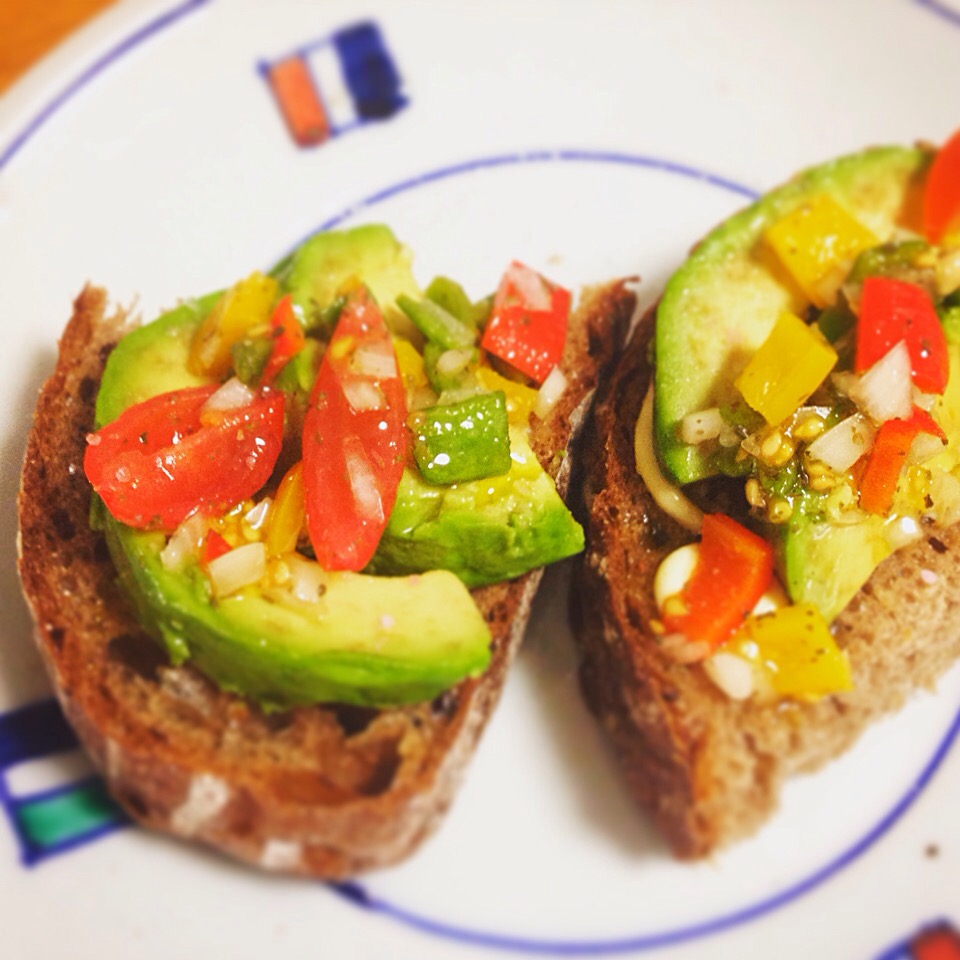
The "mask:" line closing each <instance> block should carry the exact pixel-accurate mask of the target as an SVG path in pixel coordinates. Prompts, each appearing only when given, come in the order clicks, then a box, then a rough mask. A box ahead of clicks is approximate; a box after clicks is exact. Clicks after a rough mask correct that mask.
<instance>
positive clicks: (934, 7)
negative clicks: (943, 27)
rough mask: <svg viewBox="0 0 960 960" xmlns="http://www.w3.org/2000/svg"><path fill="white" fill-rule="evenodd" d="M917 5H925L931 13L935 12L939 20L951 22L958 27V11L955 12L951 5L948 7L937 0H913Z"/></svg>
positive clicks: (959, 16)
mask: <svg viewBox="0 0 960 960" xmlns="http://www.w3.org/2000/svg"><path fill="white" fill-rule="evenodd" d="M913 2H914V3H915V4H917V6H919V7H925V8H926V9H927V10H929V11H930V12H931V13H933V14H936V16H938V17H940V19H941V20H946V22H947V23H952V24H953V25H954V26H955V27H960V13H957V11H956V10H954V9H953V8H952V7H948V6H947V5H946V4H944V3H940V2H939V0H913Z"/></svg>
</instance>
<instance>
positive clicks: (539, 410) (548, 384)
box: [533, 367, 567, 420]
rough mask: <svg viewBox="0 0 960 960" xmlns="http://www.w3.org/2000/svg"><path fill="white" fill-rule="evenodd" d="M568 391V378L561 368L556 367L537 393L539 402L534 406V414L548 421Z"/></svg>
mask: <svg viewBox="0 0 960 960" xmlns="http://www.w3.org/2000/svg"><path fill="white" fill-rule="evenodd" d="M566 389H567V378H566V376H565V375H564V373H563V371H562V370H561V369H560V368H559V367H554V368H553V369H552V370H551V371H550V372H549V373H548V374H547V379H546V380H544V381H543V383H542V384H541V385H540V389H539V390H538V391H537V402H536V403H535V404H534V405H533V412H534V413H535V414H536V415H537V416H538V417H539V418H540V419H541V420H546V418H547V417H548V416H550V411H551V410H552V409H553V408H554V407H555V406H556V405H557V401H558V400H559V399H560V398H561V397H562V396H563V391H564V390H566Z"/></svg>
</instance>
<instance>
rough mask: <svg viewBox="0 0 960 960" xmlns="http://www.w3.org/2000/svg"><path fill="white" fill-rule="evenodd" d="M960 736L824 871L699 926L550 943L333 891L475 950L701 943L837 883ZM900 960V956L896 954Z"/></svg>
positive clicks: (343, 887)
mask: <svg viewBox="0 0 960 960" xmlns="http://www.w3.org/2000/svg"><path fill="white" fill-rule="evenodd" d="M958 735H960V711H958V712H957V714H956V716H955V717H954V718H953V722H952V723H951V725H950V727H949V729H948V730H947V732H946V734H945V735H944V737H943V739H942V740H941V741H940V743H939V744H938V745H937V749H936V751H935V752H934V754H933V756H932V757H931V758H930V760H929V761H928V762H927V764H926V765H925V766H924V768H923V770H922V771H921V772H920V775H919V776H918V777H917V778H916V780H915V781H914V782H913V783H912V784H911V785H910V787H909V789H908V790H907V792H906V793H905V794H904V795H903V796H902V797H901V798H900V799H899V800H898V801H897V803H896V804H895V805H894V806H893V808H892V809H891V810H890V811H889V812H888V813H887V814H886V815H885V816H884V817H883V818H882V819H881V820H880V821H879V822H878V823H877V824H875V825H874V826H873V827H872V828H871V829H870V830H869V831H867V833H866V834H864V835H863V837H861V838H860V839H859V840H857V841H856V842H855V843H853V844H852V845H851V846H850V847H848V848H847V849H846V850H844V851H843V852H842V853H841V854H840V855H839V856H837V857H835V858H834V859H833V860H831V861H829V862H828V863H827V864H825V865H824V866H823V867H820V868H819V869H817V870H814V871H813V872H812V873H810V874H809V875H807V876H806V877H804V878H803V879H801V880H799V881H798V882H797V883H794V884H792V885H791V886H788V887H785V888H784V889H783V890H780V891H778V892H777V893H774V894H773V895H772V896H770V897H767V898H765V899H763V900H759V901H757V902H756V903H753V904H749V905H747V906H745V907H741V908H740V909H738V910H734V911H732V912H730V913H727V914H721V915H719V916H717V917H710V918H707V919H705V920H701V921H698V922H696V923H691V924H686V925H684V926H680V927H675V928H668V929H665V930H661V931H654V932H652V933H643V934H637V935H635V936H628V937H622V938H617V939H613V940H550V939H541V938H537V937H516V936H511V935H506V934H498V933H489V932H486V931H482V930H477V929H472V928H469V927H460V926H457V925H455V924H448V923H443V922H441V921H438V920H434V919H433V918H431V917H428V916H424V915H422V914H418V913H415V912H413V911H410V910H406V909H404V908H403V907H399V906H396V905H394V904H392V903H390V902H388V901H386V900H383V899H380V898H378V897H376V896H375V895H373V894H371V893H370V892H369V891H368V890H367V889H366V888H365V887H363V886H361V885H360V884H358V883H351V884H340V885H333V889H334V890H335V891H336V892H337V893H338V894H340V895H341V896H342V897H343V898H344V899H346V900H349V901H350V902H351V903H354V904H356V905H357V906H360V907H363V908H364V909H366V910H370V911H371V912H374V913H379V914H381V915H383V916H386V917H390V918H391V919H394V920H398V921H400V922H401V923H403V924H405V925H406V926H409V927H413V928H415V929H417V930H421V931H423V932H424V933H430V934H433V935H434V936H439V937H444V938H446V939H449V940H454V941H457V942H459V943H466V944H471V945H473V946H481V947H491V948H496V949H500V950H513V951H517V952H521V953H527V954H554V955H557V956H603V955H609V954H614V953H628V952H631V951H632V952H638V951H644V950H654V949H656V948H659V947H666V946H674V945H676V944H680V943H685V942H688V941H691V940H698V939H701V938H703V937H707V936H710V935H712V934H716V933H720V932H722V931H725V930H729V929H731V928H733V927H738V926H742V925H743V924H745V923H748V922H749V921H751V920H756V919H758V918H760V917H762V916H765V915H766V914H768V913H772V912H773V911H775V910H778V909H779V908H781V907H784V906H786V905H787V904H789V903H791V902H793V901H794V900H797V899H799V898H800V897H802V896H803V895H804V894H807V893H809V892H810V891H812V890H814V889H816V888H817V887H819V886H821V885H822V884H824V883H825V882H827V881H828V880H830V879H832V878H833V877H834V876H836V875H837V874H838V873H840V871H841V870H843V869H844V868H845V867H847V866H849V865H850V864H851V863H853V862H854V861H855V860H857V859H858V858H859V857H861V856H862V855H863V854H864V853H866V852H867V850H869V849H870V848H871V847H872V846H873V845H874V844H875V843H877V841H878V840H880V838H881V837H883V836H884V835H885V834H886V833H887V832H888V831H889V830H890V829H891V828H892V827H893V825H894V824H895V823H896V822H897V821H898V820H899V819H900V818H901V817H902V816H903V815H904V814H905V813H906V812H907V810H909V809H910V807H911V806H912V805H913V803H914V802H915V801H916V799H917V797H919V796H920V794H921V792H922V791H923V789H924V788H925V787H926V786H927V784H928V783H929V782H930V780H931V778H932V777H933V775H934V774H935V773H936V772H937V770H938V769H939V768H940V766H941V764H942V763H943V761H944V759H945V758H946V756H947V754H948V753H949V752H950V748H951V747H952V746H953V744H954V742H955V741H956V739H957V737H958ZM893 956H894V957H895V956H896V954H893Z"/></svg>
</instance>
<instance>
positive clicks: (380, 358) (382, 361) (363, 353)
mask: <svg viewBox="0 0 960 960" xmlns="http://www.w3.org/2000/svg"><path fill="white" fill-rule="evenodd" d="M353 369H354V370H355V371H356V372H357V373H359V374H361V375H362V376H365V377H373V379H374V380H388V379H390V378H391V377H395V376H396V375H397V357H396V354H395V353H394V351H393V344H392V343H390V341H389V340H377V341H374V342H373V343H365V344H363V345H361V346H359V347H357V349H356V352H355V353H354V355H353Z"/></svg>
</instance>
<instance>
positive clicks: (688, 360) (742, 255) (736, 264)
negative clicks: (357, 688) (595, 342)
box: [655, 147, 929, 484]
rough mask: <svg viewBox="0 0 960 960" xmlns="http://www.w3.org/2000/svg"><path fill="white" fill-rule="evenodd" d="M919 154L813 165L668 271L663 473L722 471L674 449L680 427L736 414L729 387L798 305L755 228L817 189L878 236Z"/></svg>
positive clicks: (920, 160)
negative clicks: (694, 417) (703, 413)
mask: <svg viewBox="0 0 960 960" xmlns="http://www.w3.org/2000/svg"><path fill="white" fill-rule="evenodd" d="M928 158H929V154H928V153H925V152H924V151H922V150H919V149H909V148H904V147H880V148H876V149H872V150H867V151H865V152H864V153H860V154H856V155H853V156H849V157H843V158H841V159H839V160H834V161H831V162H829V163H825V164H823V165H821V166H818V167H814V168H813V169H811V170H808V171H806V172H805V173H802V174H800V175H799V176H798V177H796V178H795V179H794V180H791V181H790V182H789V183H787V184H786V185H785V186H782V187H780V188H779V189H776V190H774V191H772V192H771V193H768V194H766V195H765V196H764V197H762V198H761V199H760V200H758V201H757V202H756V203H754V204H752V205H750V206H749V207H747V208H746V209H745V210H742V211H740V212H739V213H737V214H735V215H734V216H733V217H731V218H730V219H729V220H726V221H725V222H724V223H723V224H721V225H720V226H719V227H718V228H716V229H715V230H714V231H713V232H712V233H710V234H709V235H708V236H707V237H706V239H704V240H703V242H702V243H701V244H700V245H699V246H698V247H697V248H696V250H695V251H694V252H693V254H692V255H691V256H690V258H689V259H688V260H687V261H686V263H685V264H684V265H683V266H682V267H681V268H680V269H679V270H678V271H677V272H676V273H675V274H674V275H673V277H672V278H671V280H670V282H669V283H668V284H667V287H666V289H665V291H664V294H663V298H662V299H661V301H660V305H659V308H658V310H657V332H656V379H655V436H656V443H657V450H658V453H659V455H660V458H661V460H662V462H663V465H664V467H665V468H666V469H667V471H668V472H669V473H670V474H672V475H673V477H674V478H675V479H676V480H677V481H678V482H679V483H681V484H685V483H690V482H692V481H694V480H700V479H703V478H704V477H708V476H712V475H714V474H716V473H718V472H720V471H721V470H723V469H724V466H725V463H724V458H722V457H719V458H718V457H715V456H714V455H713V454H712V453H711V452H710V451H706V452H705V451H704V450H703V449H702V448H700V447H696V446H691V445H689V444H686V443H684V442H683V441H682V440H681V439H680V437H679V433H678V430H679V425H680V422H681V421H682V420H683V418H684V417H685V416H686V415H687V414H689V413H694V412H696V411H698V410H704V409H708V408H711V407H720V408H721V409H724V410H726V411H728V412H729V414H730V416H731V417H732V418H733V419H736V418H737V417H738V416H740V415H741V414H742V413H743V410H742V408H743V406H744V404H743V400H742V398H741V397H740V396H739V394H738V393H737V391H736V389H735V388H734V386H733V381H734V380H735V379H736V377H737V375H738V374H739V373H740V371H741V370H742V369H743V367H744V366H745V365H746V363H747V361H748V360H749V358H750V357H751V356H752V355H753V353H754V352H755V351H756V350H757V348H758V347H759V346H760V344H761V343H763V341H764V340H765V339H766V337H767V335H768V334H769V333H770V330H771V329H772V327H773V324H774V323H775V321H776V319H777V317H778V316H779V315H780V313H781V311H783V310H793V311H794V312H797V311H801V312H802V310H803V308H804V305H803V303H802V302H798V301H797V294H796V292H795V291H794V290H793V289H792V288H791V286H789V285H788V283H787V282H786V281H785V280H784V279H783V278H782V277H780V276H778V275H777V273H776V271H775V270H774V269H772V268H771V264H770V262H769V260H768V259H765V258H764V256H763V250H762V244H761V243H760V238H761V236H762V234H763V232H764V230H766V228H767V227H768V226H770V225H771V224H773V223H775V222H777V221H778V220H779V219H780V218H782V217H783V216H785V215H786V214H787V213H789V212H790V211H791V210H793V209H794V208H796V207H797V206H798V205H799V204H801V203H803V202H804V201H805V200H807V199H809V198H810V197H813V196H816V195H818V194H824V193H825V194H829V195H830V196H831V197H832V198H833V199H834V200H835V201H837V202H838V203H839V204H840V205H841V206H843V207H844V208H845V209H846V210H848V211H849V212H850V213H851V214H853V216H855V217H856V218H857V220H859V221H860V222H861V223H862V224H863V225H864V226H865V227H867V228H868V229H869V230H871V231H872V232H873V233H874V234H875V235H876V236H877V237H879V238H880V239H881V240H886V239H888V238H889V237H890V235H891V233H892V231H893V228H894V226H895V225H896V224H899V223H902V222H903V211H904V208H905V206H906V205H907V203H908V199H909V197H910V196H911V195H912V194H911V187H913V185H914V183H915V181H916V180H917V178H919V177H920V176H921V175H922V173H923V171H924V170H925V167H926V163H927V160H928ZM729 463H730V460H729V458H727V460H726V464H729ZM727 469H728V470H729V469H732V468H731V467H729V466H727Z"/></svg>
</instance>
